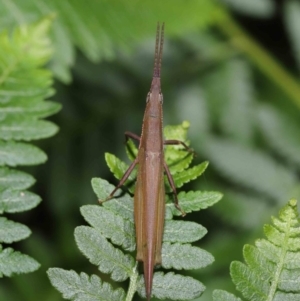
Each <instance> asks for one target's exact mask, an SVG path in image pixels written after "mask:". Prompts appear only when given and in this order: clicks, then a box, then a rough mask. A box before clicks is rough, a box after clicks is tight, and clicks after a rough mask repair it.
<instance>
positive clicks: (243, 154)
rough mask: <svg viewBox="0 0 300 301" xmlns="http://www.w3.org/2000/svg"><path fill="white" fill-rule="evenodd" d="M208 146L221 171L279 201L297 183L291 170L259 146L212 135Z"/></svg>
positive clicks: (206, 149) (206, 144)
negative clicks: (255, 146)
mask: <svg viewBox="0 0 300 301" xmlns="http://www.w3.org/2000/svg"><path fill="white" fill-rule="evenodd" d="M204 150H205V153H206V155H207V157H208V158H210V159H211V162H212V164H214V166H215V168H217V170H218V171H219V172H220V174H222V175H224V176H226V177H227V178H229V179H230V180H231V181H233V182H234V183H238V184H241V185H243V186H244V187H246V188H250V189H254V190H255V191H259V192H261V193H263V194H265V195H267V196H270V197H273V198H274V199H275V200H277V201H278V202H280V201H281V200H282V199H284V198H286V197H287V196H289V195H290V193H291V191H293V190H294V188H295V187H296V186H297V183H298V180H297V179H296V177H295V175H294V174H293V173H292V172H291V171H290V170H288V169H286V168H285V167H284V166H282V165H279V164H278V163H277V162H276V161H275V160H272V159H271V158H270V157H269V156H267V155H265V154H264V153H263V152H261V151H259V150H257V149H253V148H250V147H246V146H242V145H240V144H237V143H234V142H233V141H230V140H225V139H217V138H213V137H211V138H209V139H207V141H206V143H205V146H204ZM223 158H226V160H223Z"/></svg>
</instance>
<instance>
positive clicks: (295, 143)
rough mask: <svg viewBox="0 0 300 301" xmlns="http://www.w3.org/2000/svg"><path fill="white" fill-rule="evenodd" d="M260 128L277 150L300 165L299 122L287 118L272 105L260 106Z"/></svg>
mask: <svg viewBox="0 0 300 301" xmlns="http://www.w3.org/2000/svg"><path fill="white" fill-rule="evenodd" d="M258 122H259V126H260V129H261V131H262V133H263V135H264V137H265V139H266V141H268V143H269V144H270V145H271V146H272V147H273V148H274V150H275V151H276V152H278V153H279V154H280V155H282V156H284V157H286V158H287V160H289V161H291V162H292V163H294V164H297V165H298V166H300V158H299V147H300V138H299V135H298V129H299V124H298V123H297V122H295V121H294V120H293V119H292V118H287V117H286V116H284V115H283V114H282V113H280V112H279V111H277V110H276V109H274V108H273V107H271V106H267V105H264V106H260V108H259V111H258Z"/></svg>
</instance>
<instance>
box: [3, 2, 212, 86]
mask: <svg viewBox="0 0 300 301" xmlns="http://www.w3.org/2000/svg"><path fill="white" fill-rule="evenodd" d="M116 7H118V9H117V10H116ZM216 7H217V5H216V4H215V3H213V2H212V1H209V0H205V1H201V2H198V1H195V0H193V1H191V2H189V3H186V1H183V0H178V2H177V4H176V5H175V6H174V5H173V2H172V1H164V2H163V3H156V2H154V1H149V0H147V1H144V2H143V3H139V2H137V3H134V4H133V3H131V2H119V1H115V0H114V1H109V2H98V1H95V2H91V3H90V5H88V6H86V5H84V3H83V2H82V1H72V2H61V1H47V2H39V1H34V0H28V1H26V2H24V1H18V2H5V1H1V2H0V20H1V21H0V29H3V28H5V27H7V26H15V25H16V24H15V23H17V22H21V21H20V20H22V23H26V22H27V23H28V22H31V21H32V20H34V19H39V18H41V17H42V16H44V15H46V14H49V13H53V12H56V13H57V16H58V17H57V19H56V20H55V22H54V30H53V40H54V43H55V47H54V48H55V49H56V52H55V54H54V60H55V61H53V62H52V64H51V66H52V67H53V70H54V71H55V73H56V75H57V76H59V78H60V79H63V80H64V81H69V80H70V78H71V75H70V67H72V66H73V64H74V61H75V46H76V47H78V48H79V49H80V50H81V51H82V52H83V53H84V54H85V55H86V56H87V57H88V58H89V59H90V60H92V61H99V60H101V59H111V58H112V57H113V56H114V55H115V52H116V49H120V50H121V51H123V50H124V49H126V50H128V45H136V43H137V42H138V41H141V40H143V39H145V37H146V38H147V37H150V36H152V35H153V24H155V23H156V22H157V20H164V21H165V22H166V24H168V33H169V34H170V35H175V34H178V33H180V32H182V31H187V30H188V29H191V28H203V27H206V26H207V25H208V24H211V23H212V22H213V21H214V16H215V8H216ZM136 12H139V14H137V13H136ZM196 12H197V13H196ZM179 14H180V15H181V18H183V19H184V20H185V22H183V24H178V22H176V20H174V19H173V18H171V16H172V15H173V16H175V15H179ZM16 16H18V17H16ZM112 19H114V20H117V21H116V22H113V23H111V22H109V20H112ZM129 20H130V21H129ZM141 24H143V25H142V26H141ZM133 31H134V35H133V34H132V32H133Z"/></svg>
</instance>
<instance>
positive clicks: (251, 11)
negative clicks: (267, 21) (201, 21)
mask: <svg viewBox="0 0 300 301" xmlns="http://www.w3.org/2000/svg"><path fill="white" fill-rule="evenodd" d="M221 2H224V3H225V4H226V5H228V6H229V7H230V8H232V9H233V10H236V11H238V12H240V13H242V14H246V15H250V16H255V17H268V16H271V15H272V14H273V13H274V11H275V4H274V2H272V0H252V1H247V0H221Z"/></svg>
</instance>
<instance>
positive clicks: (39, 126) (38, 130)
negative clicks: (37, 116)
mask: <svg viewBox="0 0 300 301" xmlns="http://www.w3.org/2000/svg"><path fill="white" fill-rule="evenodd" d="M57 131H58V127H57V126H56V125H55V124H53V123H52V122H49V121H45V120H32V119H28V118H18V119H15V118H14V119H7V120H6V119H4V120H1V121H0V137H1V138H2V139H3V140H25V141H30V140H36V139H42V138H47V137H51V136H53V135H55V134H56V133H57Z"/></svg>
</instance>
